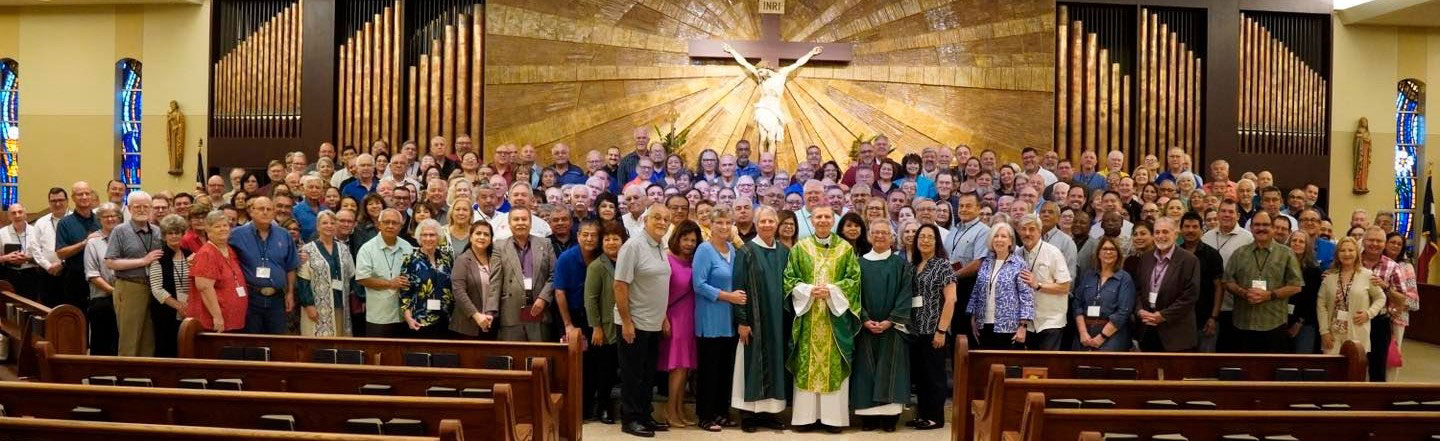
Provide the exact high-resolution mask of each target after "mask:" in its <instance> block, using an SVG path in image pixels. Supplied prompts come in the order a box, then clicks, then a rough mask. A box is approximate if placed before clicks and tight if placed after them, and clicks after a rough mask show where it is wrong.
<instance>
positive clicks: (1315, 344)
mask: <svg viewBox="0 0 1440 441" xmlns="http://www.w3.org/2000/svg"><path fill="white" fill-rule="evenodd" d="M1319 348H1320V330H1319V329H1316V328H1315V325H1314V324H1305V325H1302V326H1300V332H1297V333H1295V353H1296V354H1319V353H1320V350H1319Z"/></svg>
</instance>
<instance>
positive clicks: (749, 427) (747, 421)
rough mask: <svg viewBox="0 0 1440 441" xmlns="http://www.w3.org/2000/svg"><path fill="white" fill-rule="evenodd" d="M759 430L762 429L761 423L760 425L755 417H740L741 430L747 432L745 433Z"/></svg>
mask: <svg viewBox="0 0 1440 441" xmlns="http://www.w3.org/2000/svg"><path fill="white" fill-rule="evenodd" d="M759 430H760V425H759V424H758V422H756V421H755V420H754V419H753V418H741V419H740V431H742V432H745V433H755V432H757V431H759Z"/></svg>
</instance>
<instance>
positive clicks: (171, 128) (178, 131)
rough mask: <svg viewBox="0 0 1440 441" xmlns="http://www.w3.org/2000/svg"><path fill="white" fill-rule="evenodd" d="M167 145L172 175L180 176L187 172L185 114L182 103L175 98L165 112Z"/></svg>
mask: <svg viewBox="0 0 1440 441" xmlns="http://www.w3.org/2000/svg"><path fill="white" fill-rule="evenodd" d="M165 147H166V148H168V150H169V151H168V153H169V154H170V175H172V176H180V174H181V173H184V172H185V114H183V113H180V103H177V102H175V101H174V100H171V101H170V112H169V113H167V114H165Z"/></svg>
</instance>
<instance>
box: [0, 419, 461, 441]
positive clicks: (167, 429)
mask: <svg viewBox="0 0 1440 441" xmlns="http://www.w3.org/2000/svg"><path fill="white" fill-rule="evenodd" d="M460 430H461V429H460V422H459V421H455V420H444V421H441V422H440V433H439V436H438V437H436V436H432V437H424V436H383V435H353V434H338V433H319V432H282V431H276V430H255V429H222V428H214V427H193V426H170V425H164V424H135V423H106V422H94V421H72V420H55V419H48V418H6V417H0V433H3V434H5V436H6V438H5V439H7V440H8V439H104V440H106V441H154V440H161V441H232V440H233V441H246V440H257V441H463V440H464V439H465V438H464V437H462V436H461V435H460Z"/></svg>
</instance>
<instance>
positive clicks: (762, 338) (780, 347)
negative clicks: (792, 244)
mask: <svg viewBox="0 0 1440 441" xmlns="http://www.w3.org/2000/svg"><path fill="white" fill-rule="evenodd" d="M789 258H790V250H789V249H788V248H785V246H784V245H780V243H779V242H776V243H775V247H774V248H766V247H763V246H760V245H758V244H756V243H755V241H753V240H752V241H750V242H746V243H745V246H742V247H740V248H737V249H736V252H735V275H734V278H733V284H732V286H733V287H734V288H735V289H736V290H740V291H745V294H746V296H748V299H747V301H746V303H745V304H744V305H740V306H736V307H734V308H730V310H731V311H732V314H733V316H734V318H735V325H736V326H742V325H744V326H749V327H750V344H749V345H746V346H745V354H744V356H743V357H744V358H743V362H744V364H743V366H744V367H745V392H744V397H745V401H761V400H765V399H776V400H782V401H783V400H787V399H789V398H790V385H789V382H788V379H787V377H786V375H785V341H786V336H788V335H789V330H790V325H789V321H788V320H787V319H788V318H789V317H791V316H793V315H794V314H789V313H787V311H789V310H790V309H789V302H787V301H786V300H787V297H786V296H785V291H784V290H783V289H782V285H783V284H782V282H781V276H782V275H783V273H784V271H785V262H786V261H787V260H788V259H789Z"/></svg>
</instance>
